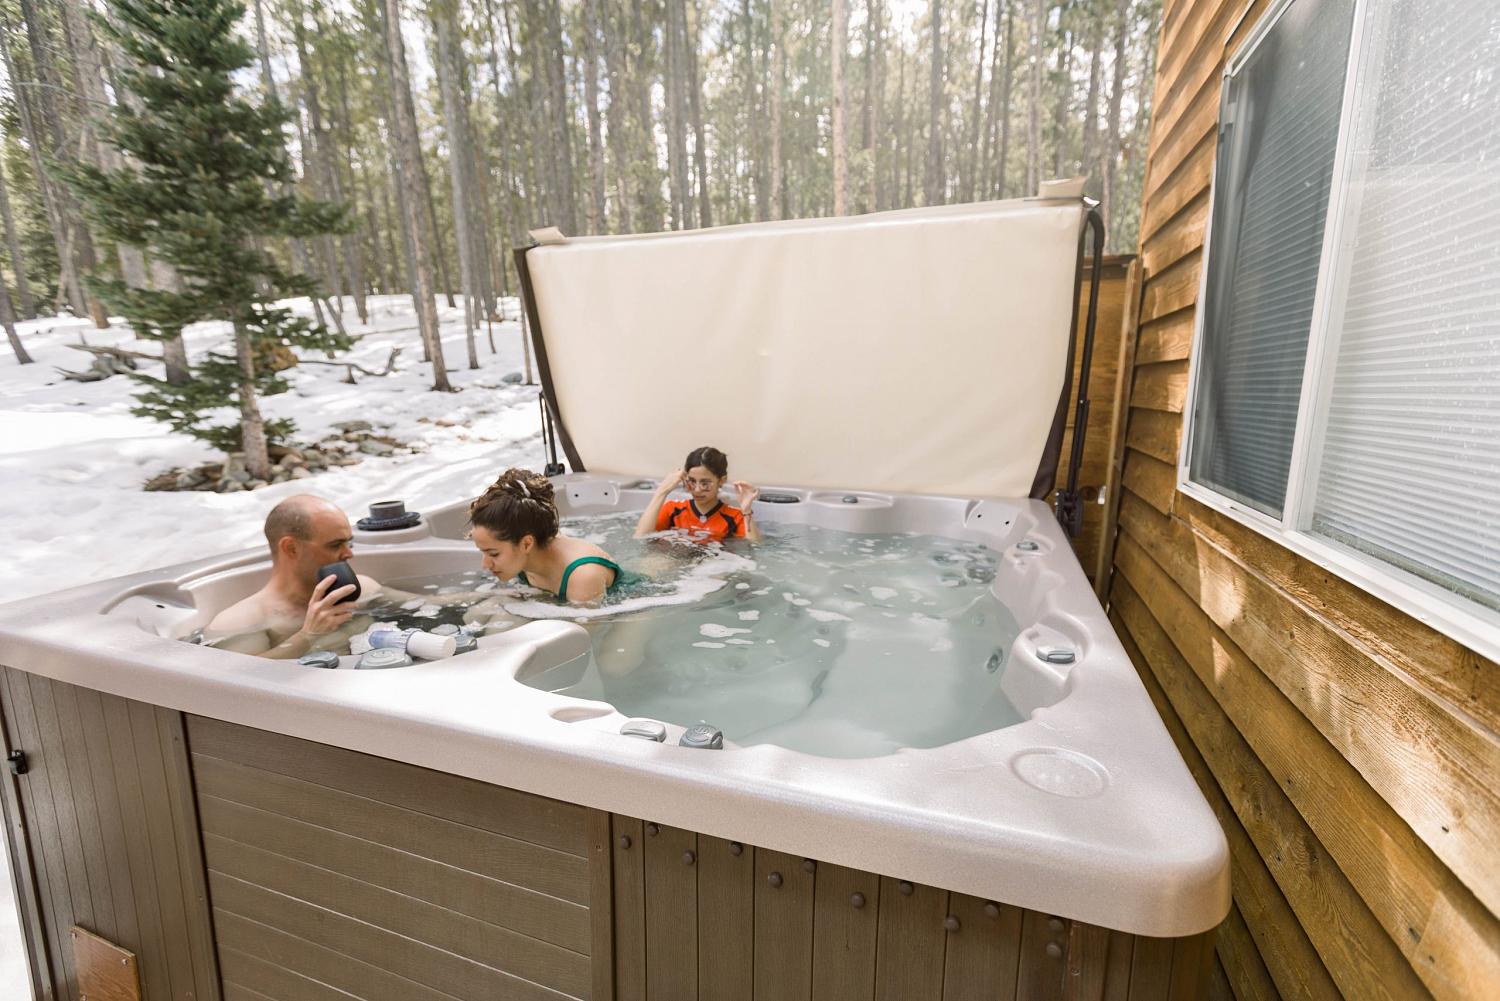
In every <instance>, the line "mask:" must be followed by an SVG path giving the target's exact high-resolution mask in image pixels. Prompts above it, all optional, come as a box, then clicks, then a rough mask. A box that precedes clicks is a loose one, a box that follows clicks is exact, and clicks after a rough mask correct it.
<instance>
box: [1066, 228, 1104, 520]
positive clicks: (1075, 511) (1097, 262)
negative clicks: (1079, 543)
mask: <svg viewBox="0 0 1500 1001" xmlns="http://www.w3.org/2000/svg"><path fill="white" fill-rule="evenodd" d="M1086 222H1087V225H1088V230H1089V231H1090V232H1092V233H1093V235H1094V260H1093V266H1092V267H1091V268H1090V273H1089V305H1088V314H1087V316H1086V318H1085V320H1084V325H1083V357H1082V358H1081V359H1079V363H1078V403H1077V408H1076V410H1075V412H1074V415H1073V442H1072V447H1071V449H1070V450H1069V453H1068V478H1067V479H1066V480H1065V481H1064V485H1063V486H1062V487H1061V488H1060V489H1059V490H1058V491H1057V495H1056V500H1057V520H1058V523H1059V524H1061V525H1062V527H1063V530H1064V531H1065V532H1067V533H1068V536H1069V537H1070V538H1077V537H1078V533H1079V532H1080V531H1082V529H1083V498H1082V496H1081V495H1080V493H1079V490H1078V475H1079V472H1080V470H1081V469H1082V468H1083V445H1084V439H1085V438H1086V437H1087V436H1088V424H1089V369H1090V368H1091V367H1092V365H1093V361H1094V331H1095V328H1096V327H1097V326H1098V320H1099V279H1100V275H1101V273H1102V272H1103V270H1104V220H1103V218H1101V217H1100V215H1099V210H1098V209H1097V208H1090V209H1089V214H1088V217H1087V220H1086ZM1083 247H1084V243H1083V234H1080V235H1079V238H1078V263H1079V266H1080V269H1081V268H1082V265H1083ZM1068 347H1069V350H1068V363H1069V365H1071V364H1072V362H1073V351H1072V339H1071V338H1069V345H1068Z"/></svg>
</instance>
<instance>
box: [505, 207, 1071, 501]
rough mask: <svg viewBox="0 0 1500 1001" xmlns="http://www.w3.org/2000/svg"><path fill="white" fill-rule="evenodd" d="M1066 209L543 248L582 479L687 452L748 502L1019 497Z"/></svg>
mask: <svg viewBox="0 0 1500 1001" xmlns="http://www.w3.org/2000/svg"><path fill="white" fill-rule="evenodd" d="M1083 212H1084V209H1083V203H1082V202H1081V201H1080V200H1078V199H1056V200H1037V199H1025V200H1014V201H1003V202H986V203H981V204H977V205H962V206H948V207H943V208H934V209H913V210H905V211H897V212H883V213H877V214H873V215H865V216H857V217H853V218H844V219H816V220H799V221H793V222H777V223H760V224H753V225H746V226H729V227H723V228H719V229H707V230H695V231H691V232H686V233H671V234H650V235H642V236H627V237H589V238H582V239H569V240H565V241H563V242H560V243H544V244H543V245H541V246H537V247H534V248H532V249H531V250H530V251H529V252H528V254H527V257H526V260H527V265H528V269H529V271H530V274H531V282H532V291H533V295H534V297H535V306H536V309H537V315H538V318H539V320H540V327H541V330H542V336H543V343H544V346H545V351H546V356H547V362H548V368H549V369H550V375H551V383H552V389H553V392H554V394H555V398H556V402H557V405H558V409H559V413H560V414H561V417H562V421H563V424H564V426H565V428H566V430H567V433H568V435H569V437H570V439H571V441H572V444H573V446H574V448H575V449H576V451H577V453H578V456H579V458H580V459H581V460H582V462H583V463H584V465H585V466H586V467H587V468H588V469H589V470H590V471H602V472H616V473H627V474H640V473H642V472H649V473H657V472H661V473H665V472H666V471H667V470H669V469H671V468H674V467H675V466H676V464H678V463H680V462H681V461H682V457H683V456H684V455H685V454H687V452H688V451H689V450H690V449H692V448H694V447H696V446H699V445H715V446H717V447H719V448H722V449H723V450H724V451H725V452H727V453H728V454H729V458H730V475H731V477H733V478H735V479H748V480H751V481H753V482H756V483H763V484H777V483H780V484H797V485H799V486H811V487H829V488H838V489H861V490H871V491H889V492H898V493H926V494H947V495H958V496H969V497H982V496H989V497H1024V496H1026V495H1027V494H1028V493H1029V492H1030V490H1031V485H1032V480H1033V478H1034V477H1035V475H1036V472H1037V466H1038V463H1039V462H1040V460H1041V457H1042V453H1043V450H1044V448H1045V446H1046V443H1047V438H1048V434H1049V431H1050V430H1051V427H1052V424H1053V418H1054V415H1055V413H1056V410H1057V403H1058V397H1059V395H1060V393H1061V391H1062V387H1063V380H1064V378H1065V376H1066V362H1067V349H1068V340H1069V333H1070V331H1069V325H1070V323H1071V320H1072V316H1073V297H1074V277H1075V270H1076V267H1077V251H1078V239H1079V232H1080V228H1081V226H1082V225H1083Z"/></svg>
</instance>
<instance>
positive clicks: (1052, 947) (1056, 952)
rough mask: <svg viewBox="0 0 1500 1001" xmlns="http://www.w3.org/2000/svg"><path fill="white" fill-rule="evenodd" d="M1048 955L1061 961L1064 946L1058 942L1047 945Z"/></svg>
mask: <svg viewBox="0 0 1500 1001" xmlns="http://www.w3.org/2000/svg"><path fill="white" fill-rule="evenodd" d="M1047 955H1049V956H1051V957H1052V958H1053V959H1061V958H1062V946H1060V945H1058V944H1057V943H1056V942H1048V943H1047Z"/></svg>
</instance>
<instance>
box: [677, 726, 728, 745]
mask: <svg viewBox="0 0 1500 1001" xmlns="http://www.w3.org/2000/svg"><path fill="white" fill-rule="evenodd" d="M677 744H678V746H679V747H698V748H703V749H706V750H710V751H720V750H723V749H724V731H723V730H720V729H719V728H718V727H716V726H709V725H708V724H707V723H699V724H698V725H697V726H690V727H688V728H687V729H686V730H684V731H682V736H681V737H679V738H678V739H677Z"/></svg>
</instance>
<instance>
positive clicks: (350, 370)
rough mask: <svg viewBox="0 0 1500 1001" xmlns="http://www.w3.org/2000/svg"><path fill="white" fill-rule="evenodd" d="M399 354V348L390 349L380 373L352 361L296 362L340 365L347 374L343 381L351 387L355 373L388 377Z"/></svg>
mask: <svg viewBox="0 0 1500 1001" xmlns="http://www.w3.org/2000/svg"><path fill="white" fill-rule="evenodd" d="M400 353H401V349H400V348H399V347H395V348H391V356H390V357H389V358H387V359H386V360H385V369H384V370H383V371H380V372H374V371H371V370H370V369H367V368H365V367H364V366H363V365H360V364H357V363H355V362H352V361H324V360H323V359H321V358H303V359H301V360H300V361H298V362H297V364H299V365H341V366H343V367H344V369H345V370H346V372H347V378H345V379H344V381H345V382H347V383H349V384H351V385H353V383H354V373H355V372H358V373H360V374H361V375H370V376H374V377H376V378H381V377H383V376H387V375H390V374H391V373H392V372H394V371H395V370H396V356H397V355H399V354H400Z"/></svg>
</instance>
